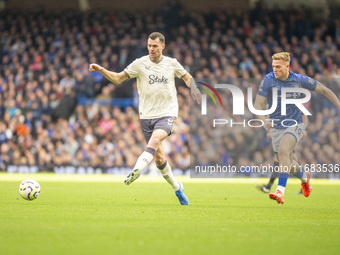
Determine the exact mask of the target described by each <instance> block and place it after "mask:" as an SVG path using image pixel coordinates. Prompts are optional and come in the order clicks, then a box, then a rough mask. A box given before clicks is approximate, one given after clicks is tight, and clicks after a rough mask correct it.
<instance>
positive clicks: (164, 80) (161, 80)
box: [149, 74, 169, 84]
mask: <svg viewBox="0 0 340 255" xmlns="http://www.w3.org/2000/svg"><path fill="white" fill-rule="evenodd" d="M149 79H150V80H149V84H154V83H164V84H168V83H169V79H168V78H166V77H165V76H162V77H159V76H158V75H154V74H151V75H149Z"/></svg>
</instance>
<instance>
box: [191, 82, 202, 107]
mask: <svg viewBox="0 0 340 255" xmlns="http://www.w3.org/2000/svg"><path fill="white" fill-rule="evenodd" d="M190 92H191V96H192V98H193V99H194V101H195V102H196V103H198V104H200V103H201V92H200V91H199V89H198V88H197V87H196V86H192V87H190Z"/></svg>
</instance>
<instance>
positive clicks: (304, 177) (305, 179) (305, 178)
mask: <svg viewBox="0 0 340 255" xmlns="http://www.w3.org/2000/svg"><path fill="white" fill-rule="evenodd" d="M300 180H301V182H302V183H306V182H307V173H306V172H305V171H303V175H302V177H301V178H300Z"/></svg>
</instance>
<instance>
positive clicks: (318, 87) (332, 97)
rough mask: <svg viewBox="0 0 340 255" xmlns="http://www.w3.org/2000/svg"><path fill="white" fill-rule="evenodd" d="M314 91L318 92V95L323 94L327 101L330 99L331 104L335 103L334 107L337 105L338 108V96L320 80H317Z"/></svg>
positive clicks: (339, 104) (339, 106) (339, 107)
mask: <svg viewBox="0 0 340 255" xmlns="http://www.w3.org/2000/svg"><path fill="white" fill-rule="evenodd" d="M315 92H316V93H318V94H320V95H323V96H325V97H326V98H327V99H328V100H329V101H331V102H332V103H333V104H335V105H336V107H338V109H339V110H340V101H339V98H338V97H337V96H336V95H335V94H334V93H333V91H331V90H330V89H329V88H327V87H326V86H325V85H323V84H322V83H320V82H317V83H316V88H315Z"/></svg>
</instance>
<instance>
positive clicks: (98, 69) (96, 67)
mask: <svg viewBox="0 0 340 255" xmlns="http://www.w3.org/2000/svg"><path fill="white" fill-rule="evenodd" d="M102 69H103V67H101V66H100V65H97V64H90V67H89V71H90V72H93V71H97V72H99V71H100V70H102Z"/></svg>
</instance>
